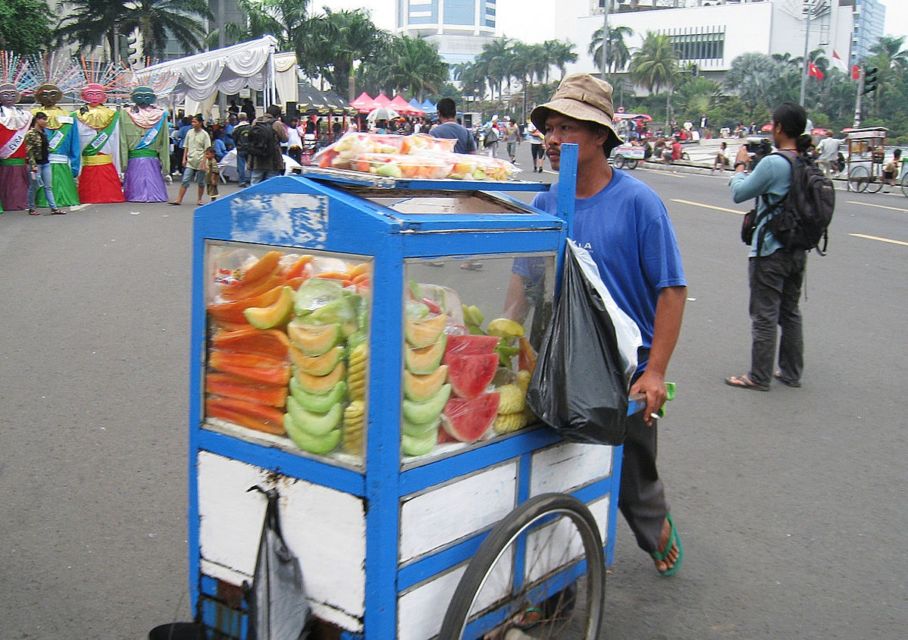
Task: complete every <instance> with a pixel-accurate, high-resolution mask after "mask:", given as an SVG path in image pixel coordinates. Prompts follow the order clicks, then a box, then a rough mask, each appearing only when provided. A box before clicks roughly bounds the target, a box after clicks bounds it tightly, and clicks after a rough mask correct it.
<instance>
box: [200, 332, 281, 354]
mask: <svg viewBox="0 0 908 640" xmlns="http://www.w3.org/2000/svg"><path fill="white" fill-rule="evenodd" d="M211 346H212V348H214V349H220V350H222V351H233V352H237V353H258V354H261V355H264V356H270V357H272V358H280V359H284V358H286V357H287V352H288V350H289V349H290V341H289V340H288V339H287V334H285V333H284V332H283V331H276V330H274V329H272V330H268V331H262V330H261V329H256V328H254V327H249V328H247V329H240V330H239V331H218V332H216V333H215V334H214V336H212V338H211Z"/></svg>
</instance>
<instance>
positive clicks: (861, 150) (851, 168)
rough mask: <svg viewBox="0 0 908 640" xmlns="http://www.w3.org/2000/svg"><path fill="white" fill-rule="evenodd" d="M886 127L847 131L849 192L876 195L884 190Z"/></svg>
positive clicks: (845, 131)
mask: <svg viewBox="0 0 908 640" xmlns="http://www.w3.org/2000/svg"><path fill="white" fill-rule="evenodd" d="M888 132H889V130H888V129H887V128H885V127H864V128H861V129H846V130H844V131H843V133H845V134H846V135H845V140H846V141H847V143H848V156H847V158H846V166H847V175H848V190H849V191H868V190H869V191H870V192H871V193H875V192H877V191H879V190H880V189H882V188H883V182H882V180H881V178H882V172H883V158H884V157H885V153H886V134H887V133H888Z"/></svg>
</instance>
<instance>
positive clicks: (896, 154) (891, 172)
mask: <svg viewBox="0 0 908 640" xmlns="http://www.w3.org/2000/svg"><path fill="white" fill-rule="evenodd" d="M901 164H902V150H901V149H896V150H895V151H893V152H892V160H890V161H889V162H887V163H886V164H885V166H884V167H883V184H884V185H886V188H885V190H884V191H883V193H889V187H891V186H892V185H894V184H895V177H896V176H897V175H898V172H899V167H900V166H901Z"/></svg>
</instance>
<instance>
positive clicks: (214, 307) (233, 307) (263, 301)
mask: <svg viewBox="0 0 908 640" xmlns="http://www.w3.org/2000/svg"><path fill="white" fill-rule="evenodd" d="M283 290H284V285H282V284H281V285H278V286H276V287H273V288H271V289H269V290H268V291H266V292H265V293H263V294H261V295H259V296H255V297H252V298H243V299H242V300H237V301H235V302H221V303H219V304H210V305H208V316H209V317H210V318H212V319H214V320H218V321H224V322H234V323H243V324H247V323H246V316H244V315H243V311H245V310H246V309H248V308H249V307H267V306H268V305H270V304H274V302H276V301H277V299H278V298H279V297H280V296H281V292H282V291H283Z"/></svg>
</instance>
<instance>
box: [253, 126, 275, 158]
mask: <svg viewBox="0 0 908 640" xmlns="http://www.w3.org/2000/svg"><path fill="white" fill-rule="evenodd" d="M247 137H248V145H247V147H246V153H247V154H249V155H250V156H252V157H253V158H273V157H274V155H275V152H276V151H277V136H276V135H275V134H274V128H273V127H272V126H271V123H270V122H256V123H255V124H253V125H252V127H251V129H250V131H249V135H248V136H247Z"/></svg>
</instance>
